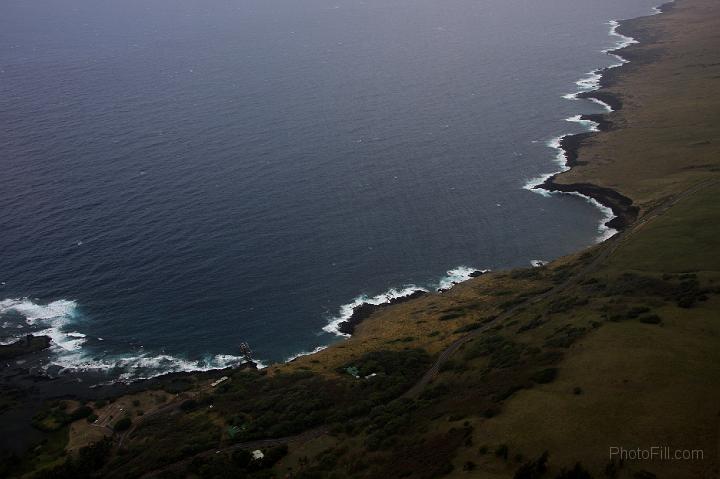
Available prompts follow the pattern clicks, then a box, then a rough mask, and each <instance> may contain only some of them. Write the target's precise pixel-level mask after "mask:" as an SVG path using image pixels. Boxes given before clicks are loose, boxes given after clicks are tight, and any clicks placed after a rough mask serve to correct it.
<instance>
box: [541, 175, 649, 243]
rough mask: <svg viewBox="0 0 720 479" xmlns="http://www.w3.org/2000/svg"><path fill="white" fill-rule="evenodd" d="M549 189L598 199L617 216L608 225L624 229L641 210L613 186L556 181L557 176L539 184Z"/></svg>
mask: <svg viewBox="0 0 720 479" xmlns="http://www.w3.org/2000/svg"><path fill="white" fill-rule="evenodd" d="M538 188H543V189H545V190H548V191H561V192H564V193H580V194H581V195H584V196H588V197H590V198H593V199H595V200H597V201H598V203H600V204H602V205H603V206H607V207H608V208H610V209H611V210H612V211H613V214H614V215H615V218H613V219H611V220H610V221H608V222H607V223H605V225H606V226H608V227H610V228H613V229H616V230H622V229H625V228H626V227H627V226H628V225H629V224H631V223H632V222H634V221H635V219H637V216H638V213H639V210H638V207H637V206H635V205H633V202H632V200H631V199H630V198H628V197H627V196H623V195H621V194H620V193H618V192H617V191H615V190H613V189H611V188H604V187H602V186H597V185H593V184H591V183H571V184H562V183H556V182H555V177H552V178H548V179H547V180H546V181H545V183H543V184H542V185H539V186H538Z"/></svg>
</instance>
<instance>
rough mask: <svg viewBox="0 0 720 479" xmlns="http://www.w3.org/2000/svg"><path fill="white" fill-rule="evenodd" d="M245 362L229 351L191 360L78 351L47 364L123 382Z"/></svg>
mask: <svg viewBox="0 0 720 479" xmlns="http://www.w3.org/2000/svg"><path fill="white" fill-rule="evenodd" d="M246 362H247V360H246V358H245V357H244V356H233V355H230V354H217V355H215V356H208V357H205V358H203V359H200V360H197V361H192V360H189V359H185V358H181V357H177V356H172V355H169V354H158V355H152V354H149V353H148V354H138V355H123V356H108V357H103V358H90V357H88V356H87V355H86V354H83V353H82V352H80V351H78V352H76V353H75V354H65V355H62V356H60V357H57V358H55V359H54V360H53V362H52V364H51V365H48V367H50V366H53V365H54V366H57V367H60V368H62V369H65V370H74V371H83V372H106V373H112V374H113V376H115V377H116V380H118V381H121V382H126V381H136V380H140V379H149V378H152V377H156V376H160V375H163V374H167V373H175V372H195V371H211V370H213V369H225V368H229V367H236V366H240V365H242V364H244V363H246ZM253 362H254V363H255V364H257V366H258V368H264V367H266V366H265V365H264V364H263V363H262V362H260V361H257V360H253ZM46 369H47V368H46ZM114 379H115V378H114Z"/></svg>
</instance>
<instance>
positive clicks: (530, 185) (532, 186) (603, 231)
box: [523, 7, 662, 242]
mask: <svg viewBox="0 0 720 479" xmlns="http://www.w3.org/2000/svg"><path fill="white" fill-rule="evenodd" d="M658 13H662V10H661V9H660V8H659V7H654V8H653V10H652V14H653V15H655V14H658ZM607 25H608V26H609V27H610V29H609V32H608V34H609V35H610V36H611V37H616V38H617V40H616V42H615V44H614V45H613V46H611V47H609V48H606V49H604V50H602V52H603V53H605V54H608V55H611V56H613V57H615V58H616V59H617V60H618V63H615V64H612V65H609V66H607V67H605V68H601V69H596V70H593V71H591V72H588V73H587V75H585V76H584V77H582V78H580V79H579V80H578V81H576V82H575V84H576V85H577V86H578V90H577V91H575V92H573V93H567V94H565V95H563V98H564V99H566V100H579V99H580V96H579V95H580V94H581V93H584V92H589V91H595V90H598V89H599V88H600V82H601V80H602V72H603V71H604V70H608V69H611V68H617V67H619V66H621V65H624V64H625V63H628V60H627V59H625V58H623V57H622V56H620V55H619V54H618V53H617V52H618V50H622V49H623V48H625V47H627V46H629V45H632V44H635V43H638V41H637V40H636V39H634V38H632V37H629V36H627V35H623V34H622V33H620V32H618V28H619V27H620V22H619V21H618V20H610V21H609V22H608V23H607ZM588 100H590V101H591V102H593V103H596V104H598V105H600V106H602V107H603V108H604V109H605V111H606V112H607V113H611V112H612V111H613V109H612V107H611V106H610V105H608V104H607V103H605V102H604V101H602V100H600V99H598V98H593V97H590V98H588ZM565 121H569V122H574V123H578V124H580V125H582V126H583V127H585V129H586V131H599V125H598V123H597V122H594V121H591V120H585V119H583V118H582V115H575V116H572V117H570V118H566V119H565ZM565 136H566V135H561V136H558V137H555V138H553V139H551V140H550V141H548V142H547V146H548V147H550V148H553V149H555V150H557V153H556V155H555V158H554V160H555V163H557V164H558V165H559V168H560V169H559V170H557V171H555V172H552V173H545V174H542V175H539V176H537V177H535V178H531V179H529V180H527V181H526V182H525V184H524V185H523V188H524V189H526V190H530V191H533V192H535V193H538V194H541V195H543V196H549V195H551V194H567V193H563V192H551V191H548V190H546V189H543V188H538V187H539V186H540V185H542V184H543V183H545V182H546V181H547V180H548V179H550V178H552V177H553V176H555V175H557V174H558V173H562V172H563V171H567V170H568V169H569V166H568V165H567V155H566V152H565V151H564V150H563V149H562V148H561V146H560V145H561V141H562V138H564V137H565ZM571 194H573V195H575V196H579V197H581V198H584V199H586V200H587V201H589V202H590V203H591V204H593V205H594V206H595V207H597V208H598V209H599V210H600V211H601V212H602V214H603V219H602V220H601V222H600V225H599V226H598V234H599V236H598V237H597V241H598V242H602V241H605V240H606V239H608V238H610V237H612V236H613V235H615V234H616V233H617V230H615V229H613V228H610V227H608V226H607V223H608V222H609V221H610V220H612V219H613V218H614V217H615V215H614V214H613V211H612V209H610V208H609V207H607V206H605V205H603V204H601V203H600V202H598V201H597V200H595V199H594V198H591V197H588V196H585V195H582V194H580V193H577V192H574V193H571Z"/></svg>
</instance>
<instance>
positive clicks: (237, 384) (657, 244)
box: [0, 0, 720, 479]
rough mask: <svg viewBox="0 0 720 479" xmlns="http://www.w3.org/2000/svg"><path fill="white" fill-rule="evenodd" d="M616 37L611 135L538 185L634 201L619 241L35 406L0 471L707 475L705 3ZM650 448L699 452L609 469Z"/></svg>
mask: <svg viewBox="0 0 720 479" xmlns="http://www.w3.org/2000/svg"><path fill="white" fill-rule="evenodd" d="M625 28H627V29H629V30H631V31H632V32H636V34H637V35H638V36H639V37H640V38H641V39H642V40H643V43H642V44H640V45H635V46H632V47H631V49H630V50H629V51H628V52H627V55H628V57H629V58H632V59H633V63H630V64H629V66H627V67H623V69H622V70H623V71H622V72H621V73H620V74H618V75H614V76H613V78H612V81H611V82H610V85H609V86H608V87H607V88H608V90H609V91H611V92H612V93H614V94H615V95H616V96H617V97H619V98H620V99H621V100H622V103H623V108H622V109H621V110H619V111H618V112H615V113H613V114H612V115H610V120H611V121H612V123H613V124H614V126H615V127H614V129H612V130H611V131H608V132H603V133H601V134H598V135H596V136H595V137H593V138H592V139H591V140H589V141H588V143H587V144H585V145H584V146H583V147H582V148H581V150H580V160H581V162H582V163H581V164H580V165H579V166H578V167H576V168H573V169H572V170H571V171H569V172H566V173H564V174H563V175H561V176H560V177H559V179H558V181H560V182H566V183H575V182H591V183H594V184H597V185H600V186H604V187H610V188H613V189H616V190H617V191H620V192H621V193H623V194H624V195H627V196H628V197H630V198H632V199H633V201H634V202H635V204H637V205H638V206H639V207H640V208H641V215H640V217H639V218H638V220H637V221H636V222H635V223H634V224H633V225H631V226H630V228H628V229H627V230H626V231H625V232H623V233H622V234H620V235H618V236H616V237H615V238H613V239H611V240H609V241H607V242H605V243H603V244H601V245H598V246H595V247H593V248H590V249H588V250H587V251H583V252H579V253H577V254H575V255H571V256H569V257H566V258H560V259H558V260H556V261H554V262H553V263H551V264H549V265H547V266H544V267H541V268H530V269H521V270H514V271H504V272H495V273H491V274H487V275H483V276H481V277H479V278H476V279H473V280H471V281H468V282H466V283H463V284H461V285H458V286H456V287H454V288H452V289H451V290H450V291H446V292H444V293H439V294H431V295H427V296H424V297H421V298H418V299H416V300H413V301H409V302H407V303H402V304H397V305H394V306H391V307H387V308H385V309H382V310H380V311H378V312H377V313H375V314H373V315H372V316H371V317H370V318H369V319H367V320H366V321H364V322H363V323H362V324H360V325H359V327H358V328H357V329H356V333H355V334H354V336H353V337H352V338H351V339H349V340H347V341H343V342H341V343H339V344H337V345H335V346H333V347H331V348H329V349H327V350H325V351H322V352H320V353H318V354H315V355H312V356H307V357H302V358H299V359H298V360H296V361H294V362H292V363H290V364H286V365H277V366H273V367H270V368H268V369H266V370H263V371H225V372H223V373H214V375H203V374H197V375H189V376H186V377H183V378H174V379H172V380H168V381H167V382H165V383H162V384H160V386H159V387H158V388H156V389H153V390H149V391H144V392H139V393H137V394H134V395H130V396H124V397H120V398H117V399H115V400H114V401H112V402H106V401H103V402H95V403H92V402H87V403H85V404H82V403H81V402H58V401H55V402H53V403H50V404H47V405H46V408H45V409H44V410H43V411H40V412H39V413H38V415H37V416H36V419H35V421H36V422H37V424H38V427H41V428H46V429H47V435H48V436H47V437H48V440H47V441H46V443H45V444H44V445H42V444H41V445H39V446H38V447H37V448H35V449H34V450H32V451H30V452H29V454H28V455H26V456H25V457H22V458H5V459H6V460H4V461H3V468H4V469H2V470H0V475H8V476H18V477H19V476H23V475H24V476H32V475H33V474H35V475H36V476H37V477H55V478H60V477H73V478H77V477H163V478H171V477H208V478H214V477H217V478H223V477H241V478H242V477H248V478H250V477H252V478H255V477H257V478H260V477H264V478H270V477H293V478H344V477H353V478H355V477H357V478H382V479H387V478H400V477H412V478H428V479H430V478H435V477H458V478H461V477H468V478H476V477H477V478H512V477H515V478H519V479H522V478H540V477H546V478H560V479H569V478H587V477H595V478H603V477H608V478H614V477H617V478H635V479H650V478H654V477H655V478H715V477H720V458H719V450H718V449H719V447H720V314H718V313H720V297H719V296H718V293H719V292H720V254H718V252H720V235H719V233H720V206H719V205H718V201H717V199H718V197H720V169H719V168H720V127H718V124H720V3H718V2H717V0H678V1H677V2H676V5H675V6H674V7H673V9H672V10H671V11H670V13H667V14H664V15H659V16H655V17H650V18H645V19H640V20H633V21H630V22H627V23H626V26H625ZM220 374H226V375H227V376H229V379H228V380H226V381H225V382H223V383H222V384H220V385H217V386H212V385H211V381H212V380H213V379H216V378H217V377H218V376H219V375H220ZM83 408H84V409H83ZM81 413H82V414H83V415H82V417H76V416H75V415H78V416H79V415H80V414H81ZM121 421H122V423H121ZM103 438H108V439H103ZM654 446H667V447H670V448H672V449H673V450H674V449H692V450H701V451H702V452H703V457H702V459H699V460H694V461H689V460H688V461H683V460H680V461H662V460H657V459H655V460H626V461H618V460H611V457H610V448H611V447H623V448H625V449H636V448H650V447H654ZM253 450H261V451H263V453H264V457H263V458H262V459H254V458H253V457H252V455H251V451H253ZM11 459H12V460H11Z"/></svg>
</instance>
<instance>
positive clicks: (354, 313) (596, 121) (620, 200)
mask: <svg viewBox="0 0 720 479" xmlns="http://www.w3.org/2000/svg"><path fill="white" fill-rule="evenodd" d="M672 3H673V2H672V1H671V2H668V3H666V4H663V5H661V6H659V7H656V11H655V14H657V13H663V12H665V11H667V9H668V8H670V6H671V5H672ZM650 15H652V14H650ZM646 16H648V15H646ZM646 16H641V17H636V18H633V19H628V20H622V21H611V22H610V25H611V29H610V33H611V34H617V35H619V36H620V37H625V39H626V40H627V41H626V43H624V44H623V45H622V46H620V47H618V48H614V49H612V50H607V51H605V53H607V54H609V55H613V56H616V57H618V59H619V61H620V63H619V64H617V65H612V66H609V67H606V68H603V69H599V70H595V71H593V72H591V73H590V79H581V80H579V81H578V82H577V83H578V85H580V86H582V85H590V86H589V88H592V89H591V90H584V91H579V92H576V93H574V94H570V95H569V97H572V98H573V99H587V100H590V101H594V102H596V103H599V104H602V105H603V106H605V107H606V109H607V110H608V112H607V113H592V114H581V115H579V117H578V118H577V119H575V120H570V119H568V120H569V121H578V122H590V123H591V124H592V126H591V127H590V131H585V132H581V133H577V134H568V135H564V136H562V137H560V138H559V139H558V146H557V147H558V149H559V150H561V151H562V154H563V158H564V165H563V166H564V169H563V170H562V171H559V172H556V173H553V174H549V175H544V177H543V178H544V181H542V183H540V184H537V185H535V186H533V187H532V188H533V189H535V190H544V191H546V192H549V193H564V194H574V195H578V196H581V197H583V198H586V199H588V200H590V201H591V202H593V203H595V204H596V205H597V206H599V207H601V209H602V208H606V209H608V210H609V211H611V212H612V215H613V217H612V218H608V220H607V221H605V222H604V225H605V226H606V227H607V228H608V229H609V230H610V233H612V234H614V231H612V230H622V229H624V228H626V227H627V226H628V225H630V224H632V223H633V222H634V221H635V219H636V218H637V216H638V214H639V212H640V210H639V208H638V207H637V206H635V205H634V204H633V201H632V200H631V199H630V198H628V197H626V196H624V195H622V194H620V193H619V192H617V191H615V190H613V189H612V188H607V187H601V186H598V185H594V184H592V183H569V184H565V183H561V182H558V181H557V180H558V178H559V177H560V176H561V175H562V174H563V173H565V172H567V171H569V170H570V169H571V168H573V167H574V166H577V165H580V164H582V161H581V160H580V159H579V150H580V148H581V147H582V146H583V145H584V144H586V143H587V142H588V141H590V140H591V139H592V138H593V137H594V136H595V134H596V133H598V132H605V131H610V130H611V129H613V128H616V127H617V126H616V125H615V124H614V123H613V121H612V119H611V118H609V115H610V113H612V112H613V111H618V110H620V109H621V108H622V106H623V103H622V99H621V98H619V97H618V96H617V95H615V94H613V93H611V92H608V91H605V90H604V89H605V88H607V87H608V86H610V85H612V84H613V82H614V81H615V79H616V76H617V74H619V73H622V71H624V70H621V68H622V67H625V68H627V65H631V64H633V65H635V64H637V63H638V62H639V60H638V58H636V57H634V56H632V55H627V57H629V58H631V59H629V58H626V57H621V56H620V55H619V54H618V52H621V51H623V52H624V50H625V49H626V48H627V47H628V46H630V45H632V44H634V43H638V42H641V41H642V39H643V38H644V37H643V35H642V31H641V30H638V31H635V30H633V29H632V28H629V27H628V24H629V23H631V22H633V21H635V20H637V19H642V18H645V17H646ZM638 38H640V40H638ZM612 234H609V235H603V236H601V238H600V241H602V240H604V239H607V238H608V237H610V236H612ZM461 269H465V270H467V271H465V272H461V274H460V276H461V277H460V279H458V280H453V279H452V278H453V275H452V274H451V273H453V272H454V271H456V270H450V271H448V274H449V276H448V277H449V278H451V279H450V280H447V278H443V279H442V280H441V281H440V287H438V288H437V289H436V291H437V292H440V293H442V292H444V291H447V290H448V289H450V288H452V287H453V286H454V285H456V284H459V283H461V282H464V281H467V280H469V279H472V278H474V277H476V276H479V275H480V274H483V273H484V272H485V270H477V269H475V268H467V267H459V268H458V269H457V270H458V271H459V270H461ZM468 271H470V273H468ZM446 280H447V281H446ZM444 281H445V282H447V284H445V283H443V282H444ZM428 294H430V291H429V290H428V289H426V288H423V287H418V286H414V285H411V286H408V287H405V288H402V289H400V290H397V289H394V288H391V289H390V290H388V291H387V292H385V293H382V294H380V295H378V296H376V297H373V298H364V299H361V298H363V297H358V298H356V299H355V300H354V301H353V302H351V303H349V304H346V305H343V306H341V308H340V309H341V314H340V315H339V317H336V318H334V320H333V321H331V322H330V323H329V324H328V325H327V326H326V327H325V328H323V330H325V331H326V332H328V333H332V334H335V335H337V336H338V337H345V338H347V337H350V336H351V335H352V334H353V333H354V332H355V329H356V327H357V326H358V325H359V324H360V323H361V322H363V321H364V320H366V319H367V318H369V317H370V316H372V315H373V314H374V313H375V312H376V311H378V310H381V309H384V308H386V307H389V306H392V305H395V304H399V303H405V302H408V301H411V300H413V299H416V298H419V297H422V296H425V295H428ZM348 311H349V312H348ZM332 346H333V343H330V344H327V345H322V346H318V347H316V348H314V349H313V350H312V351H309V352H305V351H303V352H299V353H297V354H295V355H292V356H290V357H289V358H288V359H287V360H286V361H284V362H285V363H288V362H291V361H294V360H295V359H297V358H299V357H303V356H308V355H313V354H316V353H319V352H320V351H323V350H325V349H327V348H329V347H332ZM253 364H255V365H256V367H263V365H262V363H253ZM278 364H282V363H278ZM246 366H247V363H241V364H236V365H230V366H227V367H231V368H244V367H246ZM101 369H107V368H101ZM225 369H226V368H223V367H218V368H212V367H211V366H209V365H208V367H207V368H206V369H205V368H199V369H187V370H175V371H169V372H164V373H159V374H157V375H153V376H151V377H136V378H131V379H125V380H123V379H122V378H118V379H117V380H116V381H112V382H113V383H115V382H117V383H124V384H133V383H137V382H143V381H150V380H152V379H155V378H161V377H164V376H167V375H172V374H188V375H192V374H197V373H203V372H212V371H223V370H225ZM74 374H77V375H78V376H81V375H84V374H89V373H88V371H83V370H82V369H78V370H77V371H70V372H69V373H68V376H70V375H74ZM50 377H51V376H50Z"/></svg>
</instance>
